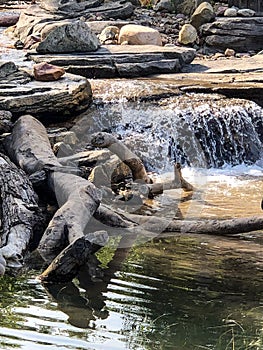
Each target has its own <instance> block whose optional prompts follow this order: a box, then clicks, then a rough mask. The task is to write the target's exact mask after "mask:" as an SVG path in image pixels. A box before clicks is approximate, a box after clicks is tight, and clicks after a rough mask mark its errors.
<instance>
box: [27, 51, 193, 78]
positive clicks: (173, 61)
mask: <svg viewBox="0 0 263 350" xmlns="http://www.w3.org/2000/svg"><path fill="white" fill-rule="evenodd" d="M194 57H195V50H193V49H190V48H183V47H178V46H174V47H162V46H151V45H125V46H121V45H107V46H105V47H103V46H102V47H101V48H100V49H99V50H98V51H97V52H93V53H92V52H91V53H89V54H77V55H67V56H66V57H65V56H64V55H43V56H41V55H34V54H31V55H30V58H31V59H33V60H34V61H35V62H43V61H46V62H49V63H51V64H55V65H58V66H62V67H64V68H65V70H66V71H67V72H70V73H74V74H79V75H83V76H85V77H86V78H113V77H118V76H122V77H125V76H127V77H133V76H134V77H135V76H142V75H143V76H146V75H150V74H157V73H167V72H170V73H172V72H174V73H175V72H178V71H180V70H181V69H182V67H183V66H184V65H186V64H188V63H191V62H192V60H193V59H194Z"/></svg>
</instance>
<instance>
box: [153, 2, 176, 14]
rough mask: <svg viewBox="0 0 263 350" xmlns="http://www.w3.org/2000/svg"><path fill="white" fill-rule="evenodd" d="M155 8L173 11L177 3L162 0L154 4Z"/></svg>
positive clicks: (156, 9)
mask: <svg viewBox="0 0 263 350" xmlns="http://www.w3.org/2000/svg"><path fill="white" fill-rule="evenodd" d="M153 9H154V10H155V11H167V12H173V11H175V5H174V2H173V1H171V0H160V1H158V2H157V3H156V5H154V6H153Z"/></svg>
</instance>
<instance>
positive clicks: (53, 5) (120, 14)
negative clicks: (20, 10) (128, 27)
mask: <svg viewBox="0 0 263 350" xmlns="http://www.w3.org/2000/svg"><path fill="white" fill-rule="evenodd" d="M40 7H41V8H42V9H44V10H45V11H47V12H49V13H52V14H55V15H59V16H63V17H64V18H67V19H68V18H77V17H78V18H79V17H80V16H84V17H85V18H86V17H87V16H88V15H90V14H96V16H100V15H102V16H103V17H104V18H105V19H107V18H120V19H126V18H129V17H130V16H131V15H132V13H133V10H134V6H133V5H132V4H131V3H130V2H126V1H109V2H105V3H103V0H88V1H85V0H84V1H76V0H40ZM61 19H63V18H61Z"/></svg>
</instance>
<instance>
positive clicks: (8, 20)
mask: <svg viewBox="0 0 263 350" xmlns="http://www.w3.org/2000/svg"><path fill="white" fill-rule="evenodd" d="M19 16H20V13H16V12H0V27H10V26H13V25H14V24H16V23H17V21H18V20H19Z"/></svg>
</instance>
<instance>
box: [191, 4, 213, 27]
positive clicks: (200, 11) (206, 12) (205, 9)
mask: <svg viewBox="0 0 263 350" xmlns="http://www.w3.org/2000/svg"><path fill="white" fill-rule="evenodd" d="M214 18H215V13H214V10H213V7H212V6H211V4H210V3H209V2H202V3H201V4H200V5H199V6H198V7H197V9H196V10H195V12H194V13H193V15H192V16H191V20H190V24H191V25H192V26H194V27H195V28H196V29H198V28H199V27H200V26H201V25H202V24H204V23H208V22H211V21H212V20H213V19H214Z"/></svg>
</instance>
